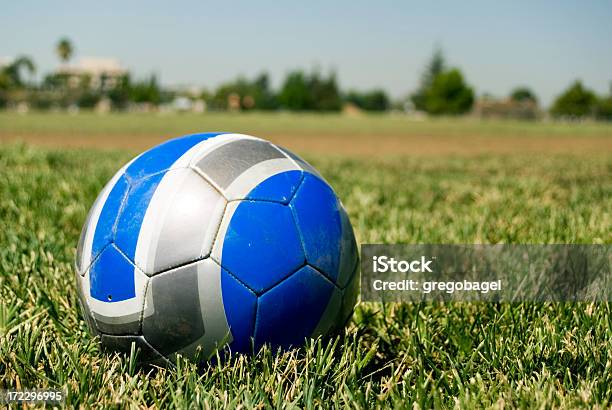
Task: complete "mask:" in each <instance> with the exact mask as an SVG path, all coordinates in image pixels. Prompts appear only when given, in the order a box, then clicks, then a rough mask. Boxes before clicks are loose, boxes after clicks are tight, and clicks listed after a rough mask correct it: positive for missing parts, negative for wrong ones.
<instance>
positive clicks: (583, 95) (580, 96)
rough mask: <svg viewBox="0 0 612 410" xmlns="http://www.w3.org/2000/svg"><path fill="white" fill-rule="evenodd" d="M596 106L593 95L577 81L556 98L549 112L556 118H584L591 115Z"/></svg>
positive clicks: (595, 98)
mask: <svg viewBox="0 0 612 410" xmlns="http://www.w3.org/2000/svg"><path fill="white" fill-rule="evenodd" d="M596 104H597V96H596V95H595V93H594V92H592V91H591V90H589V89H587V88H585V87H584V86H583V85H582V82H580V81H579V80H578V81H575V82H574V83H573V84H572V85H571V86H570V87H569V88H568V89H567V90H565V91H564V92H563V94H561V95H560V96H558V97H557V99H556V100H555V102H554V104H553V106H552V108H551V110H550V112H551V114H553V115H554V116H557V117H586V116H589V115H592V114H593V111H594V110H595V108H596Z"/></svg>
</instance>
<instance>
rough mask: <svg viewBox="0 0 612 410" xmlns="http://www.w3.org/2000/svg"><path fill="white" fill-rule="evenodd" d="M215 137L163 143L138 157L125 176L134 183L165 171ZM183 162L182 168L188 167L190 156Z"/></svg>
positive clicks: (190, 138)
mask: <svg viewBox="0 0 612 410" xmlns="http://www.w3.org/2000/svg"><path fill="white" fill-rule="evenodd" d="M217 135H220V133H216V132H214V133H203V134H193V135H187V136H184V137H180V138H175V139H172V140H169V141H167V142H164V143H163V144H160V145H158V146H156V147H153V148H151V149H150V150H148V151H146V152H144V153H142V154H141V155H140V156H138V157H137V158H136V159H135V160H134V161H133V162H132V164H130V166H129V167H128V168H127V169H126V171H125V174H126V176H127V177H128V179H130V180H132V181H136V180H138V179H142V178H145V177H148V176H150V175H152V174H155V173H158V172H162V171H166V170H168V169H169V168H170V167H172V166H173V165H174V166H176V165H175V162H176V161H178V160H179V159H181V157H183V155H185V154H186V153H187V152H188V151H189V150H190V149H191V148H193V147H195V146H196V145H197V144H198V143H200V142H203V141H206V140H208V139H210V138H213V137H216V136H217ZM192 154H193V153H192ZM184 160H185V161H184V162H185V163H184V165H183V166H187V165H189V161H190V160H191V156H189V157H188V158H184Z"/></svg>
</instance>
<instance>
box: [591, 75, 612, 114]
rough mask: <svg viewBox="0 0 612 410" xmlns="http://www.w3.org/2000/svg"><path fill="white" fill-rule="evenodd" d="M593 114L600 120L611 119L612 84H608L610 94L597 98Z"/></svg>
mask: <svg viewBox="0 0 612 410" xmlns="http://www.w3.org/2000/svg"><path fill="white" fill-rule="evenodd" d="M595 116H596V117H597V119H600V120H606V121H612V84H610V94H608V95H607V96H604V97H601V98H599V99H598V101H597V106H596V108H595Z"/></svg>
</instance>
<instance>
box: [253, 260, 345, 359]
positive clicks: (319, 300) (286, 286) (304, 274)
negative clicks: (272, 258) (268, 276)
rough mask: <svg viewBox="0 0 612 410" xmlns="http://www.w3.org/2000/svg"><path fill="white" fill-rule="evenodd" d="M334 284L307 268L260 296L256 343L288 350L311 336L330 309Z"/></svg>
mask: <svg viewBox="0 0 612 410" xmlns="http://www.w3.org/2000/svg"><path fill="white" fill-rule="evenodd" d="M333 290H334V285H333V284H332V283H331V282H330V281H329V280H328V279H326V278H325V277H324V276H323V275H321V274H320V273H319V272H317V271H316V270H315V269H313V268H312V267H310V266H304V267H303V268H301V269H300V270H298V271H297V272H295V273H293V274H292V275H290V276H289V277H288V278H287V279H286V280H284V281H282V282H281V283H279V284H278V285H276V286H274V287H273V288H272V289H270V290H268V291H267V292H265V293H264V294H263V295H261V296H259V299H258V306H257V317H256V321H255V344H256V346H261V345H262V344H264V343H270V344H271V345H272V346H273V347H282V348H288V347H290V346H292V345H301V344H303V343H304V339H306V338H307V337H310V336H311V335H312V333H313V331H314V330H315V328H316V326H317V324H318V323H319V321H320V319H321V317H322V315H323V312H324V311H325V308H326V307H327V305H328V303H329V300H330V297H331V295H332V292H333Z"/></svg>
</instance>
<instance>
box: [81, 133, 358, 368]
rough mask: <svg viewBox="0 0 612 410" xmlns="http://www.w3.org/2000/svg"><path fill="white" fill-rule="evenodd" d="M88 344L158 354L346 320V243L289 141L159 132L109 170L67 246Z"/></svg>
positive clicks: (354, 261) (306, 331) (275, 339)
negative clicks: (162, 137) (165, 136)
mask: <svg viewBox="0 0 612 410" xmlns="http://www.w3.org/2000/svg"><path fill="white" fill-rule="evenodd" d="M76 272H77V274H76V277H77V288H78V292H79V300H80V302H81V308H82V311H83V316H84V317H85V319H86V321H87V323H88V325H89V327H90V329H91V330H92V332H93V333H94V334H96V335H98V336H99V337H100V340H101V343H102V344H103V345H104V346H106V347H109V348H111V349H114V350H123V351H129V350H130V348H131V345H132V343H135V344H136V346H137V347H138V348H140V349H141V359H142V360H144V361H149V362H154V363H160V364H167V363H170V362H172V361H174V360H175V359H176V355H177V354H180V355H182V356H185V357H189V358H196V357H197V358H206V357H210V356H211V355H212V354H214V353H215V352H216V350H217V349H219V348H222V347H224V346H229V350H230V351H234V352H245V353H249V352H253V351H256V350H257V349H259V348H260V347H261V346H262V345H264V344H269V345H270V346H271V347H272V348H274V349H275V350H276V349H279V348H280V349H286V348H289V347H291V346H298V345H300V344H303V343H304V341H305V340H306V339H307V338H309V337H314V336H318V335H325V334H329V333H331V332H334V331H338V330H340V329H342V328H343V327H344V325H345V324H346V322H347V321H348V320H349V319H350V317H351V315H352V312H353V308H354V306H355V303H356V301H357V296H358V289H359V273H358V253H357V245H356V242H355V237H354V234H353V229H352V227H351V224H350V221H349V219H348V216H347V214H346V212H345V210H344V208H343V207H342V204H341V203H340V201H339V200H338V198H337V197H336V195H335V193H334V191H333V190H332V188H331V187H330V186H329V185H328V184H327V183H326V182H325V180H324V179H323V178H322V177H321V176H320V175H319V174H318V173H317V171H316V170H315V169H314V168H313V167H312V166H310V165H309V164H308V163H306V162H305V161H304V160H302V159H300V158H299V157H297V156H296V155H294V154H292V153H291V152H289V151H288V150H286V149H284V148H281V147H279V146H276V145H274V144H272V143H270V142H267V141H265V140H262V139H259V138H255V137H252V136H248V135H241V134H227V133H207V134H195V135H188V136H185V137H181V138H177V139H173V140H170V141H167V142H165V143H163V144H161V145H158V146H157V147H155V148H152V149H150V150H149V151H146V152H144V153H143V154H141V155H139V156H137V157H136V158H134V159H133V160H132V161H131V162H129V163H128V164H127V165H125V166H124V167H123V168H121V169H120V170H119V171H118V172H117V173H116V174H115V176H113V178H112V179H111V180H110V182H108V184H107V185H106V186H105V187H104V189H103V190H102V192H101V193H100V195H99V196H98V198H97V199H96V201H95V202H94V204H93V206H92V208H91V210H90V212H89V215H88V217H87V220H86V222H85V224H84V226H83V230H82V233H81V238H80V240H79V245H78V250H77V255H76Z"/></svg>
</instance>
